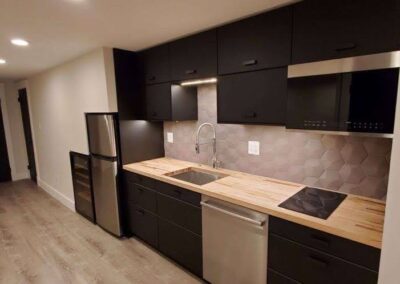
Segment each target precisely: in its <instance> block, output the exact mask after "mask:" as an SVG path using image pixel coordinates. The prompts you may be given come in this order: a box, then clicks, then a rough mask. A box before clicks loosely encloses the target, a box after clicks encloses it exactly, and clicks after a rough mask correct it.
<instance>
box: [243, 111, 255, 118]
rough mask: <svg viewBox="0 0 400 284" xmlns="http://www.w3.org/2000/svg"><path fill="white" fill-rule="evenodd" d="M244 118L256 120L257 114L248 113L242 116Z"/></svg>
mask: <svg viewBox="0 0 400 284" xmlns="http://www.w3.org/2000/svg"><path fill="white" fill-rule="evenodd" d="M244 117H245V118H256V117H257V113H256V112H254V111H253V112H248V113H245V114H244Z"/></svg>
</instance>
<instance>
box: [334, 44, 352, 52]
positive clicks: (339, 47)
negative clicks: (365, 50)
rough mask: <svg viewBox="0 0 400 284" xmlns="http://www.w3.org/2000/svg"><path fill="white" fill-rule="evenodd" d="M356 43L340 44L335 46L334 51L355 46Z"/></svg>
mask: <svg viewBox="0 0 400 284" xmlns="http://www.w3.org/2000/svg"><path fill="white" fill-rule="evenodd" d="M356 46H357V45H356V44H355V43H354V42H348V43H343V44H342V45H340V46H338V47H336V48H335V50H336V51H346V50H350V49H354V48H356Z"/></svg>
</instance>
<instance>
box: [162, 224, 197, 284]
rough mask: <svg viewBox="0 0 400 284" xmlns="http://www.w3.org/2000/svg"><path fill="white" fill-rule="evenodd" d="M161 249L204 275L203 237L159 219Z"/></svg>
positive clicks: (194, 271) (189, 268) (178, 261)
mask: <svg viewBox="0 0 400 284" xmlns="http://www.w3.org/2000/svg"><path fill="white" fill-rule="evenodd" d="M158 236H159V237H158V238H159V250H160V251H161V252H162V253H164V254H165V255H167V256H168V257H170V258H172V259H173V260H175V261H176V262H177V263H179V264H181V265H182V266H184V267H186V268H187V269H188V270H190V271H191V272H193V273H194V274H196V275H197V276H199V277H202V275H203V255H202V240H201V237H200V236H198V235H196V234H193V233H191V232H189V231H187V230H185V229H183V228H181V227H178V226H176V225H174V224H172V223H170V222H168V221H165V220H163V219H159V234H158Z"/></svg>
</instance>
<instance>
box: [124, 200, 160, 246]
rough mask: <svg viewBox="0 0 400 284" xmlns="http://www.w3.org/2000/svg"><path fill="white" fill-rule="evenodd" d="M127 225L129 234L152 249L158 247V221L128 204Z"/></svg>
mask: <svg viewBox="0 0 400 284" xmlns="http://www.w3.org/2000/svg"><path fill="white" fill-rule="evenodd" d="M129 223H130V228H131V232H132V233H134V234H135V235H136V236H137V237H139V238H140V239H142V240H143V241H145V242H146V243H148V244H149V245H151V246H153V247H157V246H158V220H157V216H155V215H153V214H152V213H150V212H149V211H147V210H144V209H143V208H141V207H139V206H136V205H132V204H130V206H129Z"/></svg>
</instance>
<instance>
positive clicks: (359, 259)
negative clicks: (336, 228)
mask: <svg viewBox="0 0 400 284" xmlns="http://www.w3.org/2000/svg"><path fill="white" fill-rule="evenodd" d="M269 231H270V232H271V233H274V234H276V235H279V236H282V237H285V238H287V239H289V240H293V241H295V242H298V243H300V244H304V245H307V246H310V247H312V248H316V249H318V250H321V251H324V252H327V253H329V254H332V255H334V256H337V257H340V258H343V259H346V260H348V261H351V262H353V263H356V264H359V265H362V266H365V267H367V268H369V269H372V270H375V271H378V270H379V259H380V250H379V249H377V248H373V247H370V246H366V245H363V244H360V243H357V242H353V241H350V240H347V239H344V238H341V237H337V236H334V235H331V234H327V233H324V232H321V231H318V230H315V229H311V228H308V227H305V226H302V225H298V224H295V223H292V222H289V221H286V220H282V219H279V218H275V217H270V218H269Z"/></svg>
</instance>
